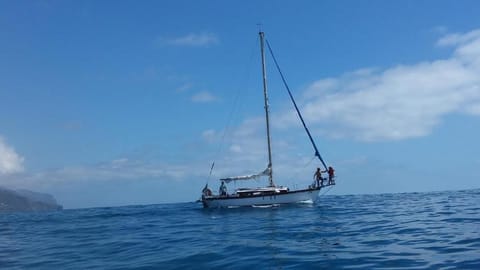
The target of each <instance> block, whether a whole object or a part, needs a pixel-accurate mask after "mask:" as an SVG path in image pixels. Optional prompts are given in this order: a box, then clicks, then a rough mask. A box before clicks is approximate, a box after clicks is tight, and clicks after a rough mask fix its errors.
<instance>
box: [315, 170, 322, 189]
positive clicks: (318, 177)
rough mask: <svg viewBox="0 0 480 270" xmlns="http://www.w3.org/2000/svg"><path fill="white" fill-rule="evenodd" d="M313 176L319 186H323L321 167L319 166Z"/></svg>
mask: <svg viewBox="0 0 480 270" xmlns="http://www.w3.org/2000/svg"><path fill="white" fill-rule="evenodd" d="M313 178H314V179H315V180H316V181H317V187H321V186H323V177H322V171H321V170H320V168H317V171H316V172H315V174H313Z"/></svg>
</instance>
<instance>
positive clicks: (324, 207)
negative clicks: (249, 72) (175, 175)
mask: <svg viewBox="0 0 480 270" xmlns="http://www.w3.org/2000/svg"><path fill="white" fill-rule="evenodd" d="M0 269H480V190H478V189H477V190H466V191H450V192H431V193H402V194H381V195H354V196H353V195H352V196H320V197H319V201H318V202H317V203H316V204H298V205H290V206H280V207H270V208H236V209H203V208H202V206H201V204H198V203H181V204H161V205H147V206H126V207H112V208H91V209H76V210H64V211H55V212H38V213H10V214H0Z"/></svg>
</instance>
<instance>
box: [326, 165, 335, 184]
mask: <svg viewBox="0 0 480 270" xmlns="http://www.w3.org/2000/svg"><path fill="white" fill-rule="evenodd" d="M327 172H328V184H329V185H333V184H335V182H334V181H333V178H334V177H335V170H334V169H333V168H332V167H328V171H327Z"/></svg>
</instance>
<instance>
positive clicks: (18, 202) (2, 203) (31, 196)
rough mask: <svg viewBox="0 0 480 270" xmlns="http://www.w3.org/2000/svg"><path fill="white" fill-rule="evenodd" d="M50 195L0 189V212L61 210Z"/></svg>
mask: <svg viewBox="0 0 480 270" xmlns="http://www.w3.org/2000/svg"><path fill="white" fill-rule="evenodd" d="M62 208H63V207H62V206H61V205H59V204H58V203H57V202H56V200H55V199H54V198H53V196H52V195H49V194H44V193H38V192H33V191H29V190H11V189H7V188H2V187H0V212H14V211H46V210H61V209H62Z"/></svg>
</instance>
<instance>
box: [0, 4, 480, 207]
mask: <svg viewBox="0 0 480 270" xmlns="http://www.w3.org/2000/svg"><path fill="white" fill-rule="evenodd" d="M478 10H480V3H479V2H478V1H467V0H465V1H437V0H435V1H428V0H426V1H373V0H372V1H192V0H185V1H45V0H44V1H0V186H2V187H7V188H12V189H29V190H32V191H37V192H45V193H49V194H52V195H53V196H54V197H55V198H56V199H57V201H58V202H59V203H60V204H62V205H63V206H64V207H65V208H84V207H103V206H120V205H134V204H156V203H176V202H191V201H195V200H196V199H198V198H199V197H200V191H201V189H202V188H203V186H204V185H205V184H206V183H208V184H209V186H211V187H213V188H214V190H215V189H216V187H218V184H219V183H218V182H219V181H218V179H219V178H220V177H226V176H234V175H243V174H250V173H257V172H261V171H263V170H264V169H265V168H266V166H267V163H268V161H267V153H266V147H267V146H266V135H265V123H264V112H263V93H262V81H261V66H260V50H259V40H258V31H259V28H261V30H262V31H264V32H265V35H266V38H267V40H268V42H269V43H270V45H271V46H272V49H273V51H274V52H275V56H276V58H277V60H278V62H279V64H280V66H281V68H282V71H283V73H284V75H285V77H286V79H287V81H288V84H289V86H290V89H291V90H292V92H293V95H294V96H295V98H296V100H297V102H298V105H299V108H300V110H301V111H302V113H303V115H304V117H305V121H306V123H307V125H308V126H309V128H310V130H311V132H312V135H313V137H314V140H315V141H316V143H317V146H318V148H319V151H320V153H321V155H322V157H323V158H324V160H325V162H326V163H327V165H328V166H333V167H334V168H335V170H336V174H337V185H336V186H335V187H334V188H333V189H331V190H330V191H328V194H370V193H398V192H425V191H443V190H458V189H473V188H480V183H479V179H480V173H479V170H478V168H479V167H480V157H479V155H478V154H479V150H480V146H479V143H478V138H480V76H479V74H480V19H479V17H478ZM267 70H268V72H267V78H268V92H269V99H270V111H271V126H272V155H273V174H274V181H275V183H276V184H277V185H287V186H289V187H293V188H295V187H297V188H302V187H306V186H308V185H309V184H310V183H311V182H312V179H313V173H314V171H315V168H316V167H318V166H320V163H319V161H318V160H316V159H314V150H313V148H312V147H311V145H310V143H309V140H308V137H307V135H306V134H305V132H304V130H303V129H302V127H301V123H300V122H299V120H298V117H297V116H296V115H295V112H294V111H293V107H292V105H291V104H290V101H289V99H288V94H287V92H286V90H285V88H284V87H283V85H282V82H281V78H280V77H279V75H278V72H276V70H275V69H274V65H273V62H272V59H271V57H270V56H269V55H267ZM212 162H215V166H214V169H213V170H212V173H211V174H210V168H211V164H212ZM264 183H266V179H264V180H258V181H256V182H253V185H255V186H262V185H263V184H264ZM229 188H230V191H232V190H233V189H234V188H235V186H230V187H229Z"/></svg>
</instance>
